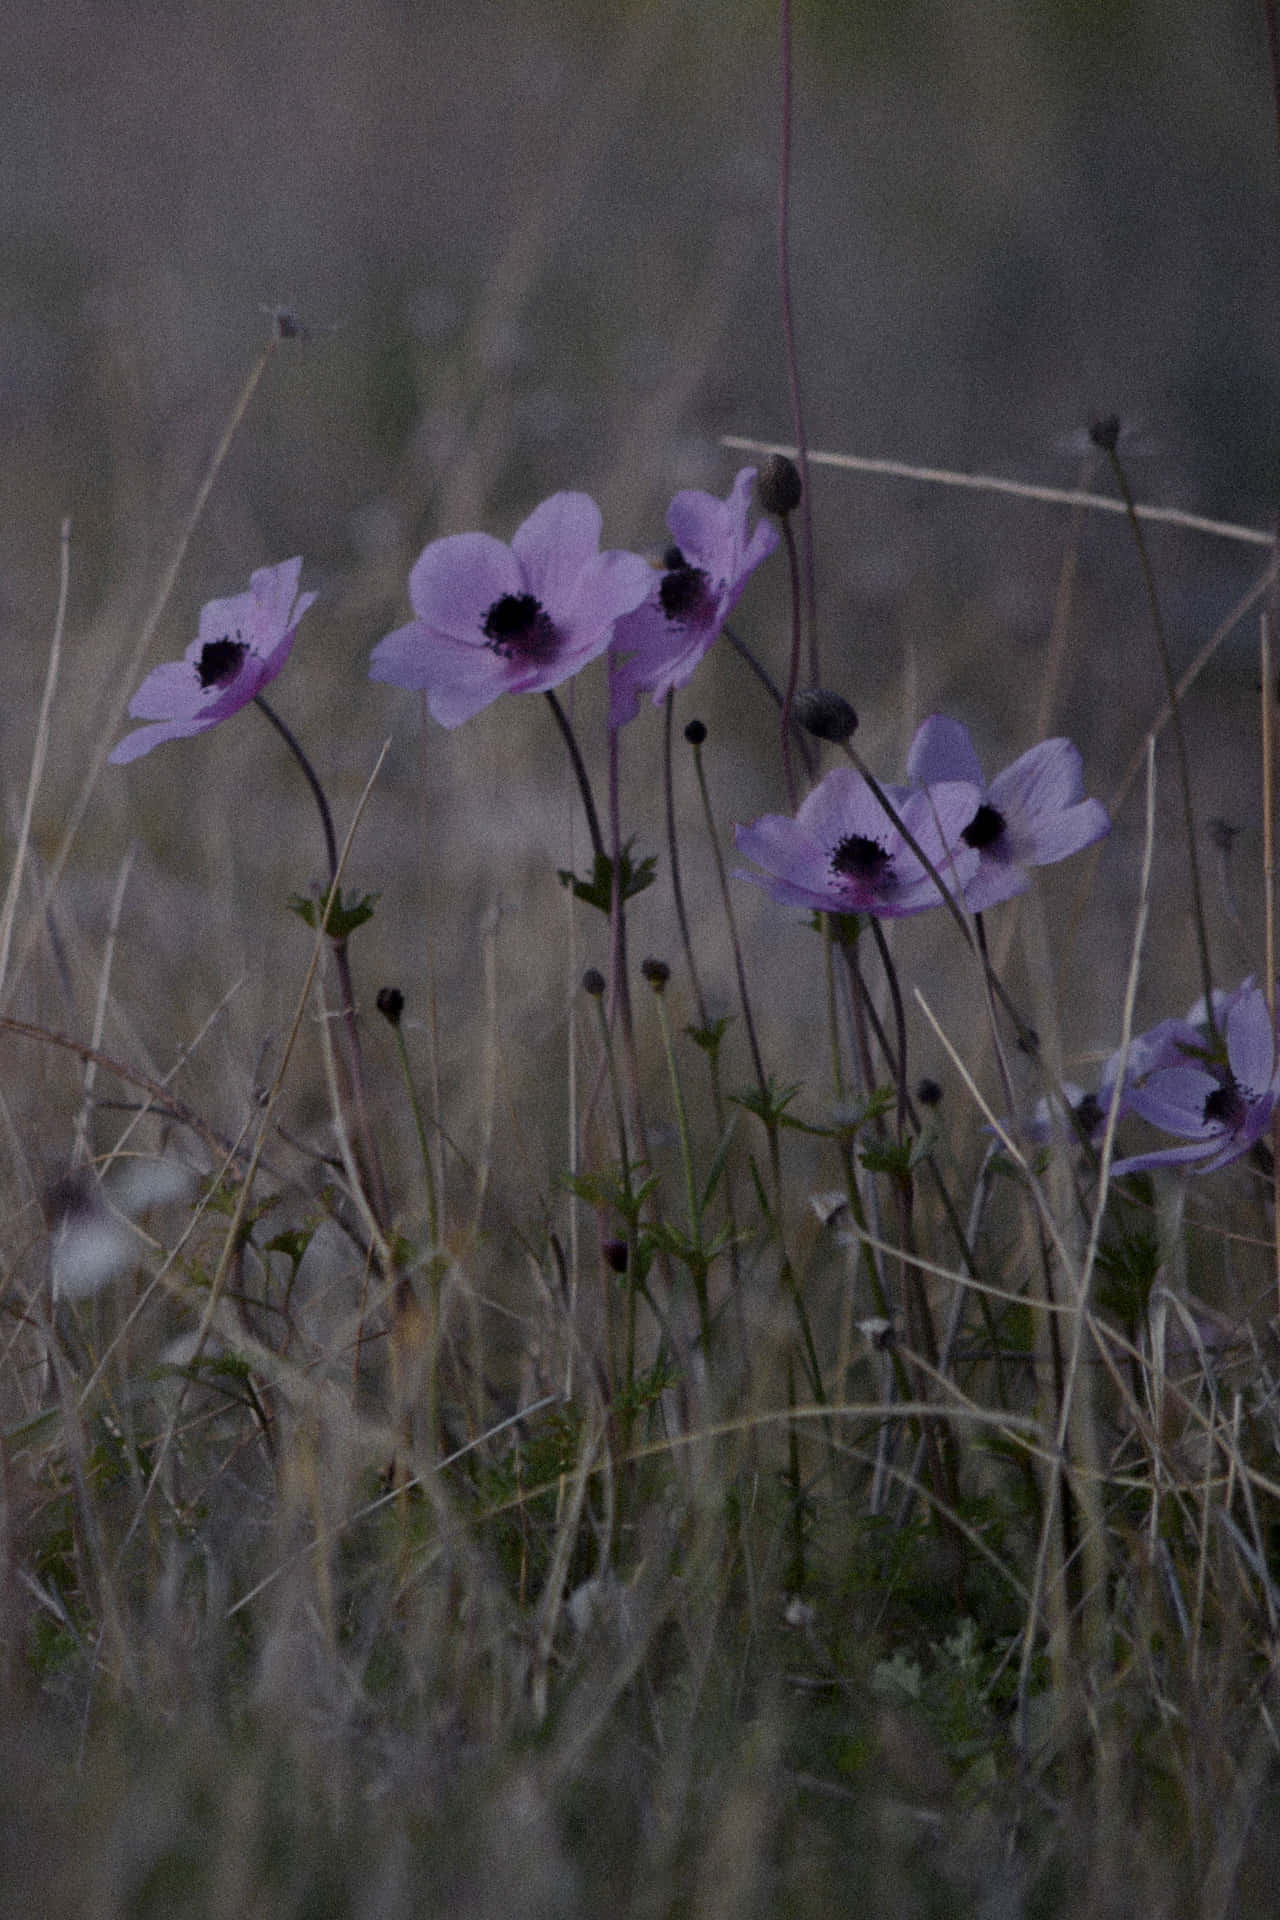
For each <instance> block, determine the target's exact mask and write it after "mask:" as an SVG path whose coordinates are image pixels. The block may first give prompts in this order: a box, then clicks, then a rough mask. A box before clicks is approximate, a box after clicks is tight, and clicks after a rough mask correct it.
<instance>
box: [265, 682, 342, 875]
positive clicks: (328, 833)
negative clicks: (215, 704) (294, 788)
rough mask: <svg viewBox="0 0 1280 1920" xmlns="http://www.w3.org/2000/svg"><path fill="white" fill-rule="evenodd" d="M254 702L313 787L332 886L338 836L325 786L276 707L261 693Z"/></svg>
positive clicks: (335, 867)
mask: <svg viewBox="0 0 1280 1920" xmlns="http://www.w3.org/2000/svg"><path fill="white" fill-rule="evenodd" d="M253 704H254V706H255V707H257V708H258V709H259V711H260V712H262V713H264V714H265V715H266V717H267V719H268V720H269V721H270V722H271V724H272V726H273V727H274V728H275V730H276V732H277V733H278V734H279V735H280V738H281V739H282V740H283V741H284V743H285V745H286V747H288V749H289V751H290V753H291V754H292V755H293V757H294V759H295V760H296V761H297V763H298V765H299V766H300V767H301V768H302V772H303V776H304V777H305V779H306V782H307V785H308V786H309V787H310V789H311V793H312V797H313V799H314V800H315V803H316V805H317V807H318V808H319V809H320V824H321V825H322V826H323V828H324V846H325V852H326V854H327V855H328V858H329V885H330V886H332V885H333V882H334V879H335V878H336V876H337V872H338V838H337V835H336V834H335V833H334V830H333V815H332V813H331V812H330V811H329V802H328V800H327V799H326V798H325V791H324V788H323V787H322V786H321V785H320V781H319V779H318V778H317V776H316V770H315V768H314V767H313V766H312V764H311V762H310V760H308V758H307V756H306V754H305V753H304V752H303V750H302V747H301V746H300V744H299V742H298V739H297V736H296V735H295V734H294V733H293V731H292V730H291V729H290V728H289V727H287V726H286V725H285V723H284V721H283V720H282V719H281V718H280V715H279V714H278V713H277V712H276V710H275V708H274V707H272V706H269V705H268V703H267V702H266V700H264V699H263V697H262V695H261V694H260V693H255V694H254V696H253Z"/></svg>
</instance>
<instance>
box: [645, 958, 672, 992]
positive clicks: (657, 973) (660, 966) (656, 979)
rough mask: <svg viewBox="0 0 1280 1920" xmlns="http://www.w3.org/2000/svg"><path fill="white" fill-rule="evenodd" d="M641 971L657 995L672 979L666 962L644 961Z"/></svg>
mask: <svg viewBox="0 0 1280 1920" xmlns="http://www.w3.org/2000/svg"><path fill="white" fill-rule="evenodd" d="M640 971H641V973H642V974H643V975H644V977H645V979H646V980H647V981H648V982H649V985H650V986H651V987H652V988H653V990H654V992H655V993H661V992H662V990H663V988H664V987H665V986H666V984H667V982H668V980H669V979H670V978H671V969H670V967H669V966H668V965H667V963H666V961H665V960H652V959H650V960H643V961H642V962H641V963H640Z"/></svg>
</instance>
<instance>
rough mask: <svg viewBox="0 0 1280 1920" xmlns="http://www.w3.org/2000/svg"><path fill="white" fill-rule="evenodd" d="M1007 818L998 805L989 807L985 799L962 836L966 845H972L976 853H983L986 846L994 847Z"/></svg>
mask: <svg viewBox="0 0 1280 1920" xmlns="http://www.w3.org/2000/svg"><path fill="white" fill-rule="evenodd" d="M1004 827H1005V819H1004V815H1003V814H1002V813H1001V811H1000V809H999V808H998V807H989V806H988V805H987V803H986V801H985V800H984V801H983V803H982V805H981V806H980V807H979V808H978V811H977V812H976V813H975V814H974V816H973V818H972V820H971V821H970V822H969V824H968V826H967V827H966V828H965V830H964V832H963V833H962V834H961V835H960V838H961V839H962V840H963V841H964V843H965V845H966V847H972V848H973V850H974V852H975V853H981V852H982V850H983V848H984V847H993V846H994V845H995V843H996V841H997V840H998V839H999V838H1000V835H1001V834H1002V833H1003V832H1004Z"/></svg>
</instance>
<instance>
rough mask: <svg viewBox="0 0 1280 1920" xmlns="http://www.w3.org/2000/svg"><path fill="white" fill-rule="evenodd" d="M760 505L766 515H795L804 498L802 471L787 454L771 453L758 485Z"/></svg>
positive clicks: (762, 469)
mask: <svg viewBox="0 0 1280 1920" xmlns="http://www.w3.org/2000/svg"><path fill="white" fill-rule="evenodd" d="M756 485H757V489H758V491H759V494H760V505H761V506H762V507H763V508H764V510H765V512H766V513H776V514H779V515H785V514H788V513H794V512H795V510H796V508H797V507H798V506H799V505H800V502H801V500H802V498H803V497H804V487H803V485H802V483H801V480H800V469H799V467H798V466H797V465H796V463H795V461H794V460H788V458H787V456H786V454H785V453H771V454H770V455H769V458H768V459H767V460H766V461H765V463H764V465H763V466H762V467H761V469H760V478H759V480H758V481H757V483H756Z"/></svg>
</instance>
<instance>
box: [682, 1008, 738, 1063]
mask: <svg viewBox="0 0 1280 1920" xmlns="http://www.w3.org/2000/svg"><path fill="white" fill-rule="evenodd" d="M737 1017H738V1016H737V1015H736V1014H734V1013H722V1014H721V1015H720V1018H719V1019H718V1020H710V1021H708V1023H707V1025H706V1026H705V1027H686V1028H685V1032H686V1033H687V1034H688V1036H689V1038H690V1039H691V1040H692V1042H693V1044H694V1046H695V1047H701V1048H702V1051H703V1052H704V1053H705V1054H708V1055H709V1056H710V1057H711V1059H712V1060H715V1059H716V1057H717V1056H718V1054H719V1052H720V1042H721V1041H722V1040H723V1039H724V1036H725V1034H726V1033H727V1032H728V1031H729V1028H730V1027H731V1026H732V1025H733V1022H734V1021H735V1020H736V1019H737Z"/></svg>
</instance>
